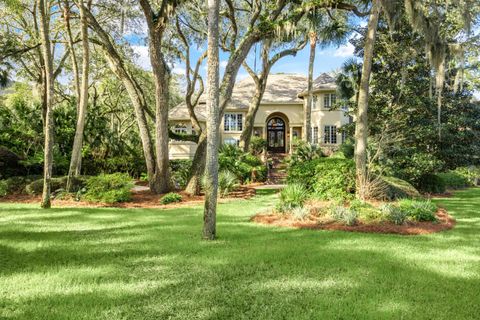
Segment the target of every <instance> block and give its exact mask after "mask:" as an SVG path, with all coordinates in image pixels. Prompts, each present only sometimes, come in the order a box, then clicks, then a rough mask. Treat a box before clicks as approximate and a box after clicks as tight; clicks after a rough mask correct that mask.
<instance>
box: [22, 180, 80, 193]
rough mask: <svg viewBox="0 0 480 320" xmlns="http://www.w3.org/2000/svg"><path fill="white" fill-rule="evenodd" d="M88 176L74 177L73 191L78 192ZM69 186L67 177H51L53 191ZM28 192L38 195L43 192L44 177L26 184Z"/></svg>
mask: <svg viewBox="0 0 480 320" xmlns="http://www.w3.org/2000/svg"><path fill="white" fill-rule="evenodd" d="M86 180H87V179H86V177H82V176H80V177H73V178H72V192H77V191H78V190H80V189H81V188H83V187H84V186H85V184H86ZM66 187H67V177H57V178H52V179H50V189H51V191H52V192H55V191H58V190H61V189H65V188H66ZM25 191H26V192H27V193H28V194H32V195H37V194H41V193H42V192H43V178H39V179H36V180H34V181H32V182H30V183H29V184H27V185H26V186H25Z"/></svg>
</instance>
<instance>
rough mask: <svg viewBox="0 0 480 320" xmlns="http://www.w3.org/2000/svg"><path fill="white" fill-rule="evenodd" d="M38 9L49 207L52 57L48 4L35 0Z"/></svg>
mask: <svg viewBox="0 0 480 320" xmlns="http://www.w3.org/2000/svg"><path fill="white" fill-rule="evenodd" d="M37 5H38V9H39V12H40V36H41V40H42V54H43V60H44V62H45V71H44V72H45V76H44V79H45V87H46V101H45V109H46V112H45V130H44V133H45V152H44V169H43V193H42V202H41V207H42V208H50V207H51V202H50V180H51V178H52V166H53V135H54V123H53V105H52V104H53V94H54V93H53V85H54V82H53V57H52V51H51V44H50V34H49V32H50V31H49V28H50V26H49V25H50V22H49V20H50V5H49V4H48V3H47V5H45V1H44V0H37Z"/></svg>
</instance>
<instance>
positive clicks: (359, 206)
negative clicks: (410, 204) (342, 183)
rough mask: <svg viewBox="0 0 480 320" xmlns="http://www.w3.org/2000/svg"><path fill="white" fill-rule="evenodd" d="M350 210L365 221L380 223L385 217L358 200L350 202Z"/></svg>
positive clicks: (380, 212)
mask: <svg viewBox="0 0 480 320" xmlns="http://www.w3.org/2000/svg"><path fill="white" fill-rule="evenodd" d="M350 210H354V211H356V212H357V213H358V216H359V217H361V218H362V220H365V221H381V220H383V219H384V217H385V216H384V214H383V212H382V211H380V210H378V209H377V208H375V207H374V206H372V205H371V204H369V203H366V202H362V201H360V200H353V201H352V202H350Z"/></svg>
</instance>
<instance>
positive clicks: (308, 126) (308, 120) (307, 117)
mask: <svg viewBox="0 0 480 320" xmlns="http://www.w3.org/2000/svg"><path fill="white" fill-rule="evenodd" d="M309 37H310V58H309V60H308V89H307V90H308V97H307V105H306V106H305V112H304V124H303V126H304V128H305V139H304V140H305V141H307V142H311V141H312V101H313V66H314V63H315V49H316V47H317V34H316V33H315V32H310V34H309Z"/></svg>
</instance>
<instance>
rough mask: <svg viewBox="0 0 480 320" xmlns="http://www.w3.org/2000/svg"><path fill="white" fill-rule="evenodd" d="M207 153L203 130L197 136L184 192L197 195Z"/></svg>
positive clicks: (205, 137)
mask: <svg viewBox="0 0 480 320" xmlns="http://www.w3.org/2000/svg"><path fill="white" fill-rule="evenodd" d="M206 154H207V136H206V133H205V131H204V130H202V133H201V134H200V136H199V137H198V143H197V150H196V151H195V155H194V157H193V161H192V166H191V168H190V174H189V180H188V184H187V186H186V188H185V192H187V193H188V194H191V195H199V194H200V191H201V181H202V176H203V173H204V172H205V161H206V160H207V159H206Z"/></svg>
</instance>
